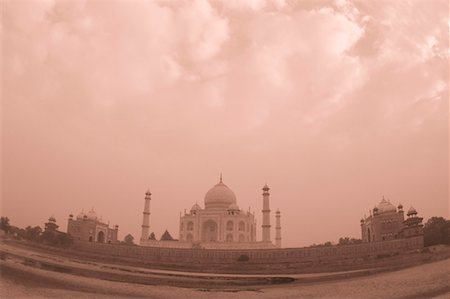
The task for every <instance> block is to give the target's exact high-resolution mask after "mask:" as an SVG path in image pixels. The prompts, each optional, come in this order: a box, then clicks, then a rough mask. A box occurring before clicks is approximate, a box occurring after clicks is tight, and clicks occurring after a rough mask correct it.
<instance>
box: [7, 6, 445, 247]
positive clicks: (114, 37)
mask: <svg viewBox="0 0 450 299" xmlns="http://www.w3.org/2000/svg"><path fill="white" fill-rule="evenodd" d="M447 12H448V3H447V2H446V1H437V0H436V1H413V2H404V1H387V2H386V1H385V2H383V3H378V2H377V3H372V2H367V1H362V2H361V1H331V0H330V1H328V0H324V1H300V2H297V1H264V0H255V1H228V0H227V1H207V0H195V1H143V0H139V1H132V2H129V1H108V2H104V1H99V2H98V1H81V0H80V1H27V0H17V1H5V3H4V13H3V14H2V27H1V36H2V43H3V44H2V55H3V61H2V80H3V90H2V110H3V126H4V133H3V136H2V137H3V140H4V144H5V145H4V148H3V151H4V157H3V160H4V161H5V162H4V163H5V166H4V169H5V171H4V176H5V182H7V183H8V186H7V188H6V191H4V196H8V197H9V198H14V199H15V200H18V202H20V200H21V198H23V194H22V193H21V192H25V191H21V190H19V189H20V188H19V187H18V186H19V185H23V184H25V185H26V184H30V185H33V184H34V183H33V182H35V181H37V179H36V178H37V177H38V178H39V179H41V180H42V181H41V182H40V185H39V186H40V187H39V188H41V189H39V192H38V193H39V194H37V195H36V196H40V198H47V197H48V198H57V197H58V194H57V191H58V190H57V189H58V188H59V187H58V188H56V190H53V189H52V187H51V186H49V185H51V179H50V176H48V177H46V176H44V175H42V174H41V173H42V171H44V170H48V171H49V172H50V173H62V172H64V169H71V172H70V174H68V175H67V181H66V178H65V177H62V176H60V177H58V179H59V180H61V182H60V183H59V186H61V188H63V187H65V188H70V186H71V182H73V181H74V180H76V179H77V178H85V179H86V181H84V183H85V184H92V183H91V182H93V181H100V182H101V183H99V184H98V185H95V186H92V188H94V189H95V191H93V192H94V193H95V192H99V193H101V191H100V190H102V189H109V187H110V185H108V183H107V179H106V178H111V179H112V180H117V182H119V181H120V182H125V181H127V182H128V183H126V184H125V183H124V185H123V187H122V188H123V190H122V191H123V193H124V194H125V193H127V192H130V190H132V189H133V188H138V187H137V186H136V185H134V184H138V182H137V181H138V179H136V177H142V180H140V181H139V184H141V183H142V184H143V183H144V181H145V180H150V178H151V179H152V180H153V181H154V184H155V185H158V184H160V185H164V184H168V183H167V180H169V181H170V182H171V183H173V184H181V185H183V184H184V183H185V181H183V178H182V177H183V175H184V174H185V172H186V173H188V174H189V179H186V182H187V181H189V182H190V184H194V183H195V182H194V177H195V179H196V180H197V181H204V180H206V179H207V178H206V174H205V173H207V171H208V169H209V171H211V172H213V171H216V168H221V167H222V168H228V171H234V172H235V173H236V178H237V179H236V180H238V179H242V182H244V181H245V183H246V184H247V183H248V184H249V185H251V184H257V180H259V179H262V178H261V176H265V178H264V180H266V179H268V178H267V177H269V179H270V178H272V179H273V180H274V181H277V177H283V178H284V179H285V181H282V180H280V181H279V184H282V186H281V185H280V189H283V190H286V191H285V193H284V194H282V195H283V196H284V198H285V205H286V206H288V202H292V201H294V200H293V198H294V197H295V196H297V193H296V192H297V191H298V190H295V188H294V187H292V186H291V184H297V183H296V181H295V180H297V179H298V180H303V182H304V183H303V184H304V186H302V188H303V189H302V190H301V191H300V193H302V194H301V196H303V197H304V198H306V197H308V196H310V197H311V196H317V198H320V199H322V200H324V199H326V198H329V196H331V192H332V190H333V188H337V189H338V190H336V194H332V196H336V197H338V196H344V195H345V196H347V195H348V194H354V196H356V195H355V194H358V196H359V195H361V196H363V195H364V196H366V195H367V193H371V194H373V193H376V192H379V190H378V189H377V188H386V189H388V188H392V189H395V190H396V191H395V192H397V193H398V194H399V196H408V197H411V200H413V199H414V200H416V201H420V200H421V199H420V197H424V198H425V195H424V191H421V190H435V191H433V194H434V196H436V198H439V199H440V198H442V196H443V195H445V194H447V198H446V199H448V191H445V190H448V188H447V187H446V186H444V185H445V184H448V180H447V181H446V183H442V182H443V181H445V169H444V168H445V167H446V166H445V167H444V166H442V165H448V163H447V164H445V163H446V162H448V142H447V141H448V82H449V80H448V79H449V78H448V55H449V50H448V39H449V37H448V14H447ZM30 149H32V150H31V151H30ZM446 151H447V152H446ZM368 157H370V159H372V160H373V161H375V162H374V163H372V164H371V163H369V162H367V161H368V159H369V158H368ZM399 157H403V160H402V159H399ZM406 157H407V158H408V159H406ZM446 159H447V160H446ZM407 162H408V163H410V164H411V165H408V166H406V165H407ZM330 165H331V166H330ZM213 168H214V169H213ZM83 169H88V170H89V171H88V172H90V173H89V174H85V173H84V172H85V170H83ZM119 169H123V170H119ZM136 169H137V170H136ZM150 169H151V170H150ZM19 170H20V171H19ZM219 171H220V170H219ZM424 171H425V172H426V171H428V173H433V175H429V176H427V177H426V178H425V177H423V176H422V175H421V174H422V173H423V172H424ZM250 172H251V173H250ZM384 172H389V175H386V174H385V173H384ZM174 173H175V174H174ZM191 173H195V174H196V175H195V176H194V175H191ZM202 173H203V175H204V176H203V177H202ZM355 173H358V176H357V178H356V179H355V175H354V174H355ZM119 174H120V175H119ZM208 174H209V173H208ZM72 175H73V177H72ZM115 175H117V177H115ZM240 175H242V177H240ZM119 176H120V178H119ZM122 176H123V177H122ZM336 176H338V177H339V178H338V179H336ZM112 177H113V178H112ZM184 177H185V176H184ZM249 177H251V178H249ZM131 178H135V179H134V180H133V179H131ZM185 178H186V177H185ZM395 178H401V179H399V180H400V182H399V184H400V185H401V184H405V186H408V185H409V186H414V187H412V189H411V188H406V189H407V190H406V189H405V190H404V189H401V188H400V187H399V188H397V187H395V186H394V185H391V182H392V181H393V180H394V179H395ZM447 178H448V174H447ZM165 180H166V181H165ZM253 180H254V181H253ZM336 180H338V181H339V182H336ZM353 180H355V181H358V182H359V184H358V186H356V187H355V183H354V182H353ZM365 181H371V182H376V183H374V185H373V186H369V187H367V188H366V189H364V188H363V187H364V186H366V185H365V184H366V183H364V182H365ZM164 182H165V183H164ZM321 183H323V184H325V185H327V186H329V188H321V187H320V186H319V185H320V184H321ZM243 184H244V183H243ZM334 184H339V187H336V185H334ZM252 186H253V185H252ZM333 186H334V187H333ZM415 186H417V187H415ZM420 186H422V188H421V189H420V190H418V189H419V187H420ZM295 187H296V186H295ZM36 188H38V187H36ZM97 188H98V189H97ZM249 188H250V187H249ZM355 188H356V191H355ZM445 188H447V189H445ZM169 189H170V188H169ZM172 189H173V188H172ZM408 190H409V191H408ZM59 191H61V190H59ZM169 191H170V190H169ZM169 191H168V192H169ZM185 191H186V192H191V193H190V195H192V194H194V193H195V192H194V189H192V190H190V189H189V188H186V189H185ZM241 191H242V193H243V194H246V195H248V196H250V194H251V193H250V191H248V190H244V189H243V190H241ZM413 191H414V192H415V193H414V192H413ZM170 192H172V191H170ZM174 192H175V191H174ZM352 192H355V193H352ZM445 192H447V193H445ZM75 193H76V194H77V196H78V197H80V196H81V195H82V193H81V191H77V192H75ZM83 194H84V195H85V193H83ZM96 194H97V193H96ZM109 195H110V196H111V197H112V198H114V199H115V200H117V198H116V197H115V196H118V195H115V194H109ZM73 196H75V195H73ZM173 196H174V198H184V194H176V193H173ZM251 196H253V195H251ZM280 197H282V196H281V194H280ZM444 197H445V196H444ZM24 198H25V197H24ZM177 200H178V199H177ZM180 200H181V199H180ZM346 200H350V201H351V200H352V199H351V198H347V199H346ZM358 200H359V199H358ZM370 200H371V199H369V198H367V201H370ZM99 201H100V200H99ZM318 202H319V201H318ZM354 202H355V204H356V205H357V204H360V201H356V200H355V201H354ZM11 203H12V201H11ZM176 204H177V205H182V204H183V203H182V202H177V203H176ZM281 204H283V202H282V200H281V199H280V205H281ZM364 204H368V203H364ZM370 204H371V205H372V204H373V202H371V203H370ZM11 205H13V204H11ZM71 205H76V204H74V203H73V202H72V204H71ZM424 205H425V204H424ZM313 206H314V205H313ZM441 206H442V205H441ZM336 208H339V207H336ZM105 209H106V208H105ZM430 211H431V208H430ZM344 212H345V211H344ZM108 213H109V214H114V213H119V212H118V211H113V210H111V211H105V212H102V214H104V215H105V214H108ZM286 217H289V216H288V215H286ZM358 217H359V216H358ZM325 218H326V217H325ZM286 221H288V223H289V219H288V218H286ZM293 222H294V221H293V220H292V221H291V224H292V223H293ZM127 225H129V227H130V229H131V227H132V224H127ZM314 242H316V241H314Z"/></svg>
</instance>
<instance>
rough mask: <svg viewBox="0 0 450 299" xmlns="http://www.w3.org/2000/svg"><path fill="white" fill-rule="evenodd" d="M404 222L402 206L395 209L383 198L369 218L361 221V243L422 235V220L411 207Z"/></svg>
mask: <svg viewBox="0 0 450 299" xmlns="http://www.w3.org/2000/svg"><path fill="white" fill-rule="evenodd" d="M406 216H407V217H408V218H407V219H406V220H405V216H404V211H403V206H402V205H401V204H399V205H398V207H397V208H396V207H395V206H394V205H393V204H391V203H390V201H388V200H386V199H385V198H384V197H383V199H382V200H381V202H380V203H379V204H378V205H377V206H375V207H374V208H373V210H372V212H371V215H370V216H369V217H364V218H363V219H361V238H362V240H363V242H378V241H388V240H394V239H401V238H409V237H414V236H418V235H423V225H422V220H423V218H420V217H417V211H416V210H415V209H414V208H413V207H411V208H410V209H409V210H408V212H407V214H406Z"/></svg>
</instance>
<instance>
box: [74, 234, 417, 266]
mask: <svg viewBox="0 0 450 299" xmlns="http://www.w3.org/2000/svg"><path fill="white" fill-rule="evenodd" d="M74 247H75V249H77V250H81V251H87V252H92V253H96V254H101V255H107V256H116V257H122V258H126V259H128V258H130V259H139V260H140V261H142V262H143V263H145V262H148V263H151V262H154V263H158V264H164V263H194V264H208V263H210V264H218V263H241V262H242V256H247V257H248V260H247V259H246V258H245V260H246V263H247V264H252V263H258V264H261V263H264V264H280V263H297V264H298V263H303V262H304V263H308V262H317V261H320V262H324V261H325V262H326V261H339V260H347V259H352V260H354V259H367V258H370V257H377V256H383V255H393V254H397V253H402V252H407V251H411V250H417V249H422V248H423V236H416V237H412V238H407V239H397V240H391V241H382V242H373V243H361V244H353V245H334V246H329V247H303V248H284V249H283V248H282V249H252V250H249V249H247V250H219V249H183V248H157V247H144V246H128V245H122V244H105V243H93V242H80V241H78V242H76V243H75V244H74ZM240 260H241V261H240Z"/></svg>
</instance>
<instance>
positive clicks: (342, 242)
mask: <svg viewBox="0 0 450 299" xmlns="http://www.w3.org/2000/svg"><path fill="white" fill-rule="evenodd" d="M359 243H362V240H361V239H355V238H349V237H344V238H339V242H338V245H350V244H359Z"/></svg>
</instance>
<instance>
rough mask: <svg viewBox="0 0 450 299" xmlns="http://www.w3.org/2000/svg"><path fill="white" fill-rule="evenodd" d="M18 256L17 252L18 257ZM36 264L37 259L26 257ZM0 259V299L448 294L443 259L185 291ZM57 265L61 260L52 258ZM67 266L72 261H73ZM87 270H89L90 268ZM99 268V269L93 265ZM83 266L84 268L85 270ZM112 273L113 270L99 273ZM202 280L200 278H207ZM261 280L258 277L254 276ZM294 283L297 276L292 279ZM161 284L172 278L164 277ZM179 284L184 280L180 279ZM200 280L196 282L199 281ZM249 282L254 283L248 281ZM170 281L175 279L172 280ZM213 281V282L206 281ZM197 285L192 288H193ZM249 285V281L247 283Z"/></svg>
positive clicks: (151, 279) (446, 265) (403, 297)
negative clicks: (330, 277)
mask: <svg viewBox="0 0 450 299" xmlns="http://www.w3.org/2000/svg"><path fill="white" fill-rule="evenodd" d="M19 254H21V255H23V254H22V253H19ZM29 254H30V255H31V256H33V255H34V257H35V258H36V259H38V258H40V259H41V260H42V259H43V258H45V257H42V256H41V254H40V253H39V254H36V253H33V252H29ZM3 257H4V259H2V260H1V270H2V282H1V290H2V291H1V292H2V294H1V297H2V298H30V297H32V298H62V297H71V298H111V297H115V298H175V299H176V298H188V297H190V298H199V299H202V298H219V299H220V298H242V297H243V296H245V297H246V298H248V299H253V298H286V299H288V298H401V299H410V298H439V299H441V298H442V299H443V298H448V297H449V294H450V287H449V281H450V273H449V265H450V264H449V260H448V259H446V260H441V261H437V262H432V263H427V264H423V265H419V266H414V267H410V268H406V269H402V270H397V271H391V272H380V273H376V274H372V275H369V276H359V277H349V278H346V279H343V278H340V279H338V280H334V281H326V282H324V281H316V282H313V281H308V282H305V281H302V280H301V279H296V280H293V281H291V282H289V283H283V284H266V285H261V284H260V285H253V286H252V285H251V284H248V285H233V284H229V285H226V284H225V285H222V286H220V287H217V285H216V286H214V284H213V283H210V284H209V285H208V284H203V283H200V284H198V281H200V282H201V278H199V277H192V279H193V280H192V281H191V283H189V284H188V285H186V286H185V287H179V286H174V285H167V284H166V285H161V284H160V282H158V278H157V277H152V276H148V277H147V278H146V279H147V282H148V284H143V283H131V282H123V281H111V280H105V279H100V278H93V277H83V276H80V275H74V274H73V273H63V272H60V271H57V269H43V268H39V267H35V266H33V265H31V264H26V263H25V264H24V263H22V262H20V261H18V260H17V259H14V258H8V257H5V256H3ZM53 261H54V262H55V263H57V264H59V265H60V266H62V265H64V264H65V263H66V261H64V260H61V259H60V258H59V257H54V259H53ZM71 262H72V263H76V262H77V261H75V260H73V261H71ZM91 266H93V265H91ZM99 266H101V265H99ZM86 267H89V265H86ZM104 270H105V271H107V272H112V273H114V271H117V270H114V269H104ZM208 276H210V275H207V276H206V277H204V279H205V280H207V279H208ZM250 277H251V276H250ZM257 278H258V279H261V277H257ZM298 278H300V277H298ZM166 279H167V280H169V281H170V280H172V281H173V279H174V277H173V276H170V275H168V276H166ZM182 279H187V278H186V277H184V278H182ZM199 279H200V280H199ZM251 279H254V278H253V277H251ZM175 280H176V278H175ZM210 280H211V281H213V280H214V279H212V278H211V279H210ZM195 281H197V283H194V282H195ZM247 282H250V281H247Z"/></svg>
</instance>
